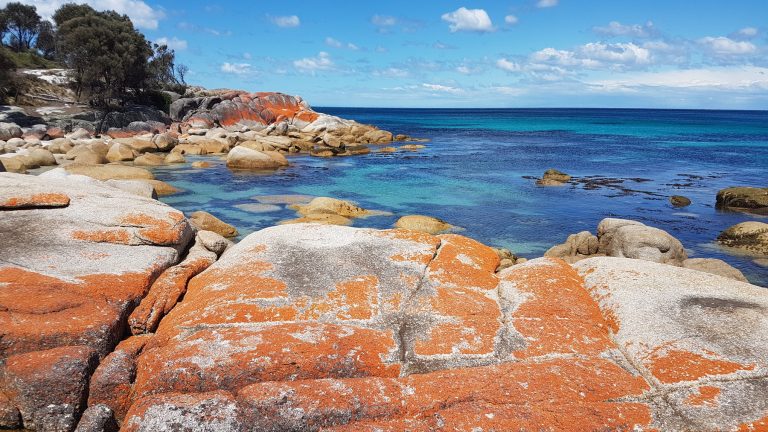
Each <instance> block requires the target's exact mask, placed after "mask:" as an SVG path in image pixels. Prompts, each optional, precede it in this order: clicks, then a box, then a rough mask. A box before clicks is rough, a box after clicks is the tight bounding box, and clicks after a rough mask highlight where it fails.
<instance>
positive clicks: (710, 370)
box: [643, 346, 755, 384]
mask: <svg viewBox="0 0 768 432" xmlns="http://www.w3.org/2000/svg"><path fill="white" fill-rule="evenodd" d="M643 363H644V364H645V365H646V367H647V368H648V370H649V371H650V372H651V373H652V374H653V376H654V377H656V378H657V379H658V380H659V381H661V382H662V383H664V384H674V383H678V382H682V381H695V380H697V379H699V378H703V377H708V376H713V375H728V374H732V373H734V372H739V371H750V370H754V369H755V365H754V364H752V365H743V364H740V363H736V362H733V361H730V360H724V359H722V358H720V357H719V356H718V355H717V354H715V353H709V352H707V353H704V355H702V354H698V353H695V352H690V351H684V350H680V349H674V348H669V347H667V346H661V347H659V348H656V349H655V350H654V351H652V352H651V353H650V354H649V355H648V357H646V358H645V360H644V362H643Z"/></svg>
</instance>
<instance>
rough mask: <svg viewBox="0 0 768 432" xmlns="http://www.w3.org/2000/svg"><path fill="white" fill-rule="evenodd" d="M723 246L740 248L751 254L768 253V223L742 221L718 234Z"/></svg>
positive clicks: (719, 241)
mask: <svg viewBox="0 0 768 432" xmlns="http://www.w3.org/2000/svg"><path fill="white" fill-rule="evenodd" d="M717 241H718V243H720V244H721V245H723V246H727V247H731V248H734V249H738V250H740V251H742V252H745V253H747V254H751V255H768V224H767V223H763V222H755V221H750V222H742V223H740V224H736V225H734V226H732V227H730V228H728V229H727V230H725V231H723V232H722V233H720V235H719V236H717Z"/></svg>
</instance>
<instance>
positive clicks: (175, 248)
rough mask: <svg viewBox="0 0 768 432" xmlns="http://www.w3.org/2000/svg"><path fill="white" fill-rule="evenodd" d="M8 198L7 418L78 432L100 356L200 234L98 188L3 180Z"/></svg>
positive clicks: (3, 332) (3, 263)
mask: <svg viewBox="0 0 768 432" xmlns="http://www.w3.org/2000/svg"><path fill="white" fill-rule="evenodd" d="M0 197H3V198H2V200H4V202H5V204H9V203H10V204H11V205H6V208H4V209H3V210H2V213H3V215H2V217H0V232H2V233H7V234H8V235H6V236H5V237H3V244H2V247H0V394H3V395H4V397H5V398H6V399H7V400H6V401H2V400H0V411H6V412H10V413H11V414H10V417H13V412H14V410H15V411H17V412H19V413H20V416H21V418H22V419H23V425H21V426H23V427H25V428H37V429H39V430H72V428H74V426H75V425H76V424H77V423H76V422H77V419H78V418H79V415H80V413H81V412H82V410H83V409H84V408H85V401H84V398H85V397H87V388H88V385H87V383H88V380H89V377H90V374H91V372H92V371H93V368H95V367H96V363H97V361H98V359H99V358H103V357H104V356H106V355H107V354H108V353H109V352H110V351H111V350H112V348H113V347H114V346H115V345H116V344H117V342H118V340H119V339H120V337H121V335H122V331H123V329H124V328H125V326H126V324H127V315H128V311H129V310H130V309H132V308H133V307H134V306H135V305H136V304H137V303H138V301H139V300H140V299H141V298H142V297H143V296H144V295H145V294H146V292H147V290H148V289H149V287H150V284H151V282H152V281H153V280H154V279H155V278H156V277H157V276H158V275H159V274H160V273H162V271H163V270H164V269H165V268H167V267H169V266H171V265H173V264H174V263H175V262H176V261H177V260H178V258H179V254H180V251H182V250H183V249H184V248H185V247H186V245H187V243H188V242H189V240H190V238H191V237H192V232H193V231H192V228H191V226H190V225H189V224H188V223H187V221H186V219H184V217H183V215H182V214H181V213H180V212H178V211H176V210H174V209H172V208H170V207H168V206H166V205H164V204H161V203H159V202H157V201H155V200H152V199H149V198H143V197H140V196H137V195H134V194H130V193H128V192H123V191H121V190H118V189H116V188H113V187H110V186H107V185H103V184H101V183H99V182H96V181H88V182H82V181H76V180H69V179H67V178H66V177H64V178H53V179H48V178H45V177H34V176H25V175H18V174H9V173H3V174H0ZM14 197H16V198H14ZM67 201H68V202H67ZM14 202H15V204H14Z"/></svg>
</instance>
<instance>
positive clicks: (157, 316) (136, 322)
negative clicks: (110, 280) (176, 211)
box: [128, 244, 217, 335]
mask: <svg viewBox="0 0 768 432" xmlns="http://www.w3.org/2000/svg"><path fill="white" fill-rule="evenodd" d="M216 258H217V254H216V253H214V252H211V251H209V250H208V249H207V248H205V246H203V245H202V244H195V245H194V246H192V248H190V250H189V251H188V252H187V256H186V257H185V258H184V260H183V261H182V262H180V263H179V264H177V265H175V266H173V267H170V268H168V269H166V270H165V271H164V272H163V273H162V274H161V275H160V277H158V278H157V280H156V281H155V282H154V283H153V284H152V287H151V288H150V289H149V292H148V293H147V295H146V296H144V298H143V299H142V300H141V304H139V306H138V307H137V308H136V309H134V311H133V312H132V313H131V315H130V316H129V317H128V324H129V325H130V327H131V333H133V334H134V335H139V334H143V333H153V332H154V331H155V329H156V328H157V325H158V324H159V323H160V320H161V319H162V318H163V317H164V316H165V315H166V314H167V313H168V312H170V311H171V310H172V309H173V308H174V306H176V303H177V302H178V301H179V299H180V298H181V297H182V296H183V295H184V293H185V292H186V291H187V282H189V280H190V279H192V278H193V277H194V276H196V275H197V274H198V273H200V272H202V271H203V270H205V269H207V268H208V267H209V266H210V265H211V264H213V263H214V262H216Z"/></svg>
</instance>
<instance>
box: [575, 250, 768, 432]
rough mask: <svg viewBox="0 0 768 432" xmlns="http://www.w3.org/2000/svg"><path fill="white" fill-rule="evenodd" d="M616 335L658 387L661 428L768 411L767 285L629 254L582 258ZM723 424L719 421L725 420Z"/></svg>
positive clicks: (733, 424)
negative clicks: (761, 285)
mask: <svg viewBox="0 0 768 432" xmlns="http://www.w3.org/2000/svg"><path fill="white" fill-rule="evenodd" d="M575 267H576V268H577V269H578V271H579V273H580V274H581V275H583V276H584V279H585V286H586V288H587V289H588V290H589V291H590V292H591V294H592V296H593V297H594V298H595V299H596V300H597V302H598V303H599V305H600V308H601V310H602V313H603V315H604V316H605V318H606V320H607V322H608V323H609V325H610V328H611V333H612V338H613V340H614V341H615V342H616V344H617V345H618V347H619V349H620V350H621V351H622V353H623V354H624V355H625V356H626V357H627V359H628V360H629V361H630V362H631V363H632V365H633V366H634V367H635V368H636V369H637V370H638V371H639V372H640V373H641V374H642V376H644V377H645V378H646V380H647V382H648V383H650V385H651V386H652V388H653V390H654V392H655V393H656V395H654V396H653V397H652V399H654V400H655V401H656V402H657V403H658V405H659V406H660V407H661V406H664V405H666V406H667V408H666V411H663V410H661V411H659V412H657V416H658V419H659V421H660V422H661V423H662V424H663V425H664V427H663V428H662V429H664V430H672V429H678V430H679V429H684V428H685V427H687V428H688V429H691V430H715V429H718V430H719V429H720V428H722V429H724V430H731V429H732V428H737V427H738V426H739V424H740V423H744V424H748V423H751V422H754V421H755V420H758V419H761V418H762V419H763V420H762V423H756V424H761V425H762V426H761V427H762V428H763V429H760V428H757V429H748V428H746V427H745V428H744V429H743V430H764V428H765V427H766V416H767V415H768V339H767V338H766V335H767V334H768V289H765V288H760V287H756V286H754V285H750V284H748V283H743V282H738V281H734V280H732V279H728V278H724V277H720V276H714V275H710V274H708V273H702V272H698V271H694V270H689V269H684V268H677V267H670V266H665V265H662V264H657V263H652V262H646V261H638V260H629V259H621V258H590V259H587V260H583V261H580V262H579V263H577V264H575ZM716 426H717V427H716Z"/></svg>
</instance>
